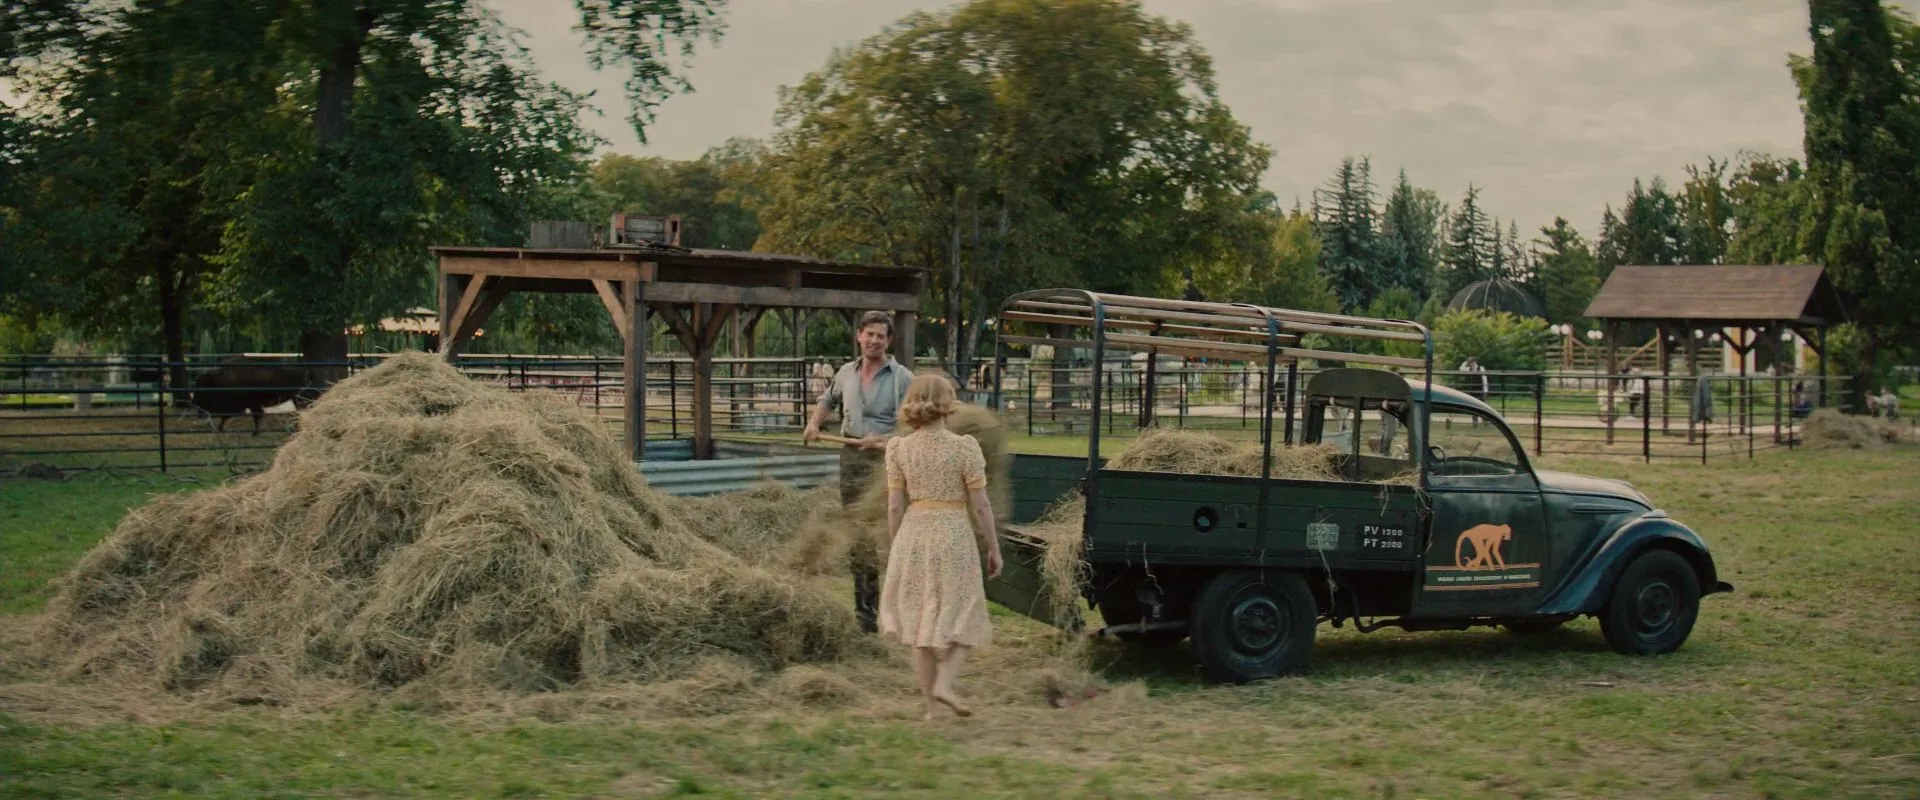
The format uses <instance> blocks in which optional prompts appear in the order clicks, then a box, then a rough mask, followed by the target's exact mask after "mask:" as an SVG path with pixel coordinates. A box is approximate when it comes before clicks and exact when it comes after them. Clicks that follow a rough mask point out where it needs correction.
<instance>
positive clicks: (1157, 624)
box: [988, 300, 1732, 683]
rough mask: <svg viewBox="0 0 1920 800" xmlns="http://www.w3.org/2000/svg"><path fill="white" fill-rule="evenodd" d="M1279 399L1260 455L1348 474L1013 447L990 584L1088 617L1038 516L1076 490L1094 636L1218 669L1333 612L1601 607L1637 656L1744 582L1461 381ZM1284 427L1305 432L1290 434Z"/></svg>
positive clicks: (1344, 383)
mask: <svg viewBox="0 0 1920 800" xmlns="http://www.w3.org/2000/svg"><path fill="white" fill-rule="evenodd" d="M1124 302H1125V301H1124V300H1121V301H1118V302H1115V303H1113V305H1115V306H1121V305H1123V303H1124ZM1106 311H1107V314H1106V315H1105V316H1107V317H1108V319H1111V318H1112V316H1113V314H1114V312H1113V311H1112V310H1111V309H1106ZM1196 316H1197V315H1196ZM1017 318H1018V317H1017V316H1016V319H1017ZM1409 324H1410V323H1409ZM1142 338H1145V337H1135V336H1126V335H1122V337H1121V339H1120V341H1122V342H1138V341H1139V340H1140V339H1142ZM1053 341H1056V342H1058V341H1061V340H1060V339H1058V338H1055V339H1053ZM1276 349H1279V348H1276ZM1429 363H1430V362H1429ZM1277 383H1278V382H1277V381H1274V380H1271V379H1269V386H1273V385H1276V384H1277ZM1285 383H1286V386H1287V387H1288V388H1289V392H1291V387H1293V386H1296V385H1299V383H1300V382H1299V381H1294V380H1288V381H1286V382H1285ZM1269 394H1270V395H1272V394H1273V392H1272V391H1271V390H1270V391H1269ZM1263 413H1264V415H1265V416H1266V419H1263V420H1261V432H1262V436H1263V446H1264V447H1268V448H1272V447H1294V446H1300V445H1325V446H1328V447H1331V448H1333V449H1334V450H1335V451H1336V454H1335V455H1334V456H1333V457H1332V460H1331V464H1332V467H1333V469H1334V471H1335V472H1336V473H1338V476H1339V480H1323V479H1306V480H1303V479H1299V478H1296V477H1285V476H1275V475H1271V474H1263V475H1261V476H1253V477H1249V476H1242V475H1233V476H1229V475H1193V474H1181V473H1171V472H1161V471H1152V470H1140V469H1116V468H1114V467H1113V466H1112V464H1111V463H1110V462H1108V461H1107V460H1106V459H1103V458H1100V457H1098V452H1099V451H1098V450H1097V449H1094V450H1092V451H1091V452H1090V455H1089V457H1088V458H1087V459H1075V458H1063V457H1057V456H1027V455H1019V456H1016V457H1015V459H1014V461H1013V468H1012V469H1013V475H1012V477H1013V481H1014V483H1013V492H1014V508H1013V509H1012V512H1013V513H1012V518H1013V524H1011V525H1007V526H1003V527H1004V530H1003V531H1002V543H1003V551H1004V552H1005V553H1006V554H1007V567H1006V569H1005V570H1004V571H1003V572H1002V574H1001V576H1000V577H999V578H997V579H995V580H993V581H989V582H988V597H989V598H990V599H992V600H993V601H995V602H997V603H999V604H1001V605H1003V606H1006V607H1008V608H1010V609H1013V610H1016V611H1020V612H1022V613H1025V614H1028V615H1029V616H1033V617H1034V618H1036V619H1041V620H1043V621H1046V622H1050V623H1052V624H1055V625H1060V626H1062V627H1065V628H1068V629H1072V630H1079V629H1081V628H1082V627H1083V626H1084V625H1085V619H1084V617H1083V616H1082V615H1081V610H1082V608H1083V606H1081V605H1080V604H1073V605H1067V604H1062V603H1058V602H1057V600H1058V598H1059V592H1058V591H1050V589H1051V588H1052V587H1053V586H1054V585H1055V584H1057V582H1058V581H1059V580H1060V577H1059V576H1058V575H1048V574H1046V566H1045V565H1046V563H1047V561H1046V558H1045V556H1046V550H1047V549H1048V548H1049V547H1051V546H1052V544H1051V543H1050V542H1048V541H1046V540H1045V539H1044V537H1040V536H1037V535H1035V534H1034V532H1033V531H1030V530H1028V529H1027V528H1025V527H1024V526H1023V523H1029V522H1032V521H1033V520H1034V519H1036V518H1037V517H1038V516H1039V515H1040V514H1041V512H1042V511H1043V510H1044V509H1046V508H1047V507H1048V506H1050V505H1052V504H1053V503H1055V502H1056V501H1058V500H1060V499H1062V498H1063V497H1068V496H1072V495H1073V494H1076V493H1077V494H1079V495H1081V496H1083V497H1084V498H1085V500H1086V509H1087V510H1086V514H1085V517H1084V521H1083V522H1082V536H1081V542H1080V546H1081V548H1082V549H1083V553H1082V555H1081V558H1080V561H1081V569H1080V570H1079V573H1078V577H1077V578H1076V580H1077V581H1078V589H1079V595H1080V598H1081V599H1082V600H1084V601H1085V606H1084V607H1085V608H1091V609H1092V610H1094V611H1096V612H1098V614H1099V615H1100V617H1101V619H1102V621H1103V622H1104V625H1103V626H1101V627H1100V628H1098V629H1097V630H1096V633H1098V634H1100V635H1104V636H1112V637H1115V638H1120V639H1125V640H1129V641H1132V642H1135V643H1138V644H1141V645H1143V646H1161V647H1164V646H1172V645H1176V644H1179V643H1181V642H1188V643H1190V645H1189V646H1190V647H1191V648H1192V651H1193V654H1194V656H1195V658H1196V660H1197V661H1198V662H1199V663H1200V666H1201V668H1202V670H1203V672H1204V673H1205V675H1206V677H1207V678H1208V679H1209V680H1212V681H1219V682H1235V683H1238V682H1246V681H1250V680H1258V679H1261V678H1265V677H1269V676H1273V675H1278V674H1282V673H1285V672H1289V671H1293V670H1296V669H1300V668H1302V667H1304V666H1305V665H1306V663H1307V661H1308V655H1309V653H1310V651H1311V648H1312V642H1313V639H1314V633H1315V630H1316V629H1317V628H1318V626H1319V625H1320V624H1322V623H1327V624H1332V625H1335V626H1341V625H1345V624H1349V623H1350V624H1353V625H1354V626H1356V628H1358V629H1359V630H1361V631H1363V632H1364V631H1372V630H1377V629H1379V628H1381V627H1387V626H1393V627H1399V628H1402V629H1406V630H1413V631H1432V630H1463V629H1468V628H1471V627H1474V626H1500V627H1504V628H1507V629H1509V630H1511V631H1514V632H1516V633H1522V634H1526V633H1537V632H1540V631H1546V630H1552V629H1553V628H1555V627H1558V626H1559V625H1561V624H1563V623H1564V622H1566V621H1568V620H1571V619H1574V618H1576V617H1579V616H1583V615H1588V616H1594V617H1597V618H1599V620H1600V623H1601V630H1602V633H1603V635H1604V636H1605V638H1606V640H1607V641H1608V643H1609V644H1610V645H1611V646H1612V647H1613V648H1614V649H1615V650H1617V651H1619V652H1621V653H1627V654H1636V655H1648V654H1658V653H1665V652H1670V651H1672V650H1674V649H1676V648H1678V647H1679V646H1680V645H1681V644H1682V643H1683V642H1684V641H1685V640H1686V638H1687V637H1688V636H1689V634H1690V632H1691V630H1692V627H1693V623H1694V620H1695V619H1696V616H1697V614H1698V609H1699V602H1700V598H1701V597H1703V596H1706V595H1710V594H1713V593H1715V592H1723V591H1730V590H1731V588H1732V587H1731V586H1729V585H1728V584H1726V583H1724V582H1722V581H1720V580H1719V578H1718V574H1717V571H1716V568H1715V565H1714V562H1713V559H1712V556H1711V555H1710V554H1709V551H1708V548H1707V546H1706V544H1705V542H1704V541H1702V540H1701V538H1700V537H1699V536H1698V535H1697V534H1695V533H1694V532H1693V531H1691V530H1689V529H1688V528H1686V527H1685V526H1683V525H1681V524H1680V523H1678V522H1676V521H1674V520H1672V519H1670V518H1669V517H1668V516H1667V515H1666V514H1665V513H1664V512H1663V511H1661V510H1659V509H1658V508H1657V507H1656V506H1655V504H1654V503H1653V502H1652V501H1651V500H1650V499H1649V498H1648V497H1646V496H1645V495H1644V494H1643V493H1641V492H1639V491H1638V490H1636V489H1634V488H1633V487H1632V486H1630V485H1628V484H1627V483H1625V482H1622V481H1615V480H1605V479H1600V478H1592V477H1586V476H1580V475H1573V474H1569V473H1563V472H1555V471H1549V470H1541V469H1538V468H1537V467H1536V466H1535V465H1534V464H1533V463H1532V461H1531V459H1530V458H1528V456H1527V453H1526V450H1525V448H1523V447H1522V446H1521V444H1520V441H1519V439H1518V438H1517V437H1516V436H1515V435H1514V433H1513V431H1512V429H1511V427H1510V426H1509V425H1508V424H1507V422H1506V421H1505V420H1504V419H1503V418H1501V416H1500V415H1499V414H1498V413H1497V412H1496V411H1494V409H1492V408H1491V407H1489V406H1487V405H1486V404H1485V403H1483V402H1481V401H1480V400H1478V399H1476V398H1473V397H1471V396H1469V395H1467V394H1465V393H1463V392H1459V391H1457V390H1454V389H1451V388H1448V387H1444V386H1439V385H1436V384H1434V383H1433V382H1432V381H1430V380H1415V379H1409V378H1407V377H1405V376H1403V375H1402V374H1400V373H1399V372H1396V371H1393V370H1389V369H1378V368H1368V367H1338V368H1332V369H1324V370H1321V371H1319V372H1317V373H1315V374H1313V375H1312V376H1311V377H1310V378H1309V379H1308V380H1307V381H1305V388H1304V392H1303V394H1302V396H1301V397H1299V398H1294V397H1287V398H1285V401H1284V403H1282V402H1278V398H1273V399H1271V400H1270V401H1269V402H1268V403H1267V404H1266V409H1265V410H1264V412H1263ZM1096 419H1097V418H1096ZM1296 422H1297V425H1298V435H1297V436H1293V435H1292V434H1293V433H1294V431H1295V427H1296ZM1280 429H1284V430H1286V431H1287V432H1288V434H1289V435H1288V436H1287V437H1286V438H1287V441H1281V442H1275V441H1273V439H1272V437H1271V432H1272V431H1275V430H1280ZM1099 430H1100V428H1099V426H1098V425H1097V424H1096V425H1094V426H1093V429H1092V431H1091V432H1090V433H1091V435H1092V436H1093V437H1094V438H1096V439H1097V437H1098V434H1099ZM1094 447H1096V448H1097V444H1095V445H1094ZM1268 452H1271V451H1270V450H1269V451H1268ZM1054 563H1055V564H1056V565H1057V564H1058V560H1056V561H1055V562H1054Z"/></svg>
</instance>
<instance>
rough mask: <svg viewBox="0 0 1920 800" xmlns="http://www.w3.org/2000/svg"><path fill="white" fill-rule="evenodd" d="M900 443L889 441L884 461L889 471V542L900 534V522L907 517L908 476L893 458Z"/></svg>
mask: <svg viewBox="0 0 1920 800" xmlns="http://www.w3.org/2000/svg"><path fill="white" fill-rule="evenodd" d="M899 443H900V440H899V439H888V440H887V441H886V444H885V445H884V447H886V451H887V452H886V455H885V457H884V458H883V459H882V460H883V461H884V462H885V464H886V471H887V541H893V537H894V536H896V535H897V534H899V533H900V520H901V519H902V518H903V517H905V516H906V515H907V474H906V470H903V469H901V468H900V462H899V461H897V460H895V459H894V457H893V449H894V446H895V445H897V444H899Z"/></svg>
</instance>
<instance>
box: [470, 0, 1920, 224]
mask: <svg viewBox="0 0 1920 800" xmlns="http://www.w3.org/2000/svg"><path fill="white" fill-rule="evenodd" d="M487 2H488V4H489V5H491V6H493V7H495V8H498V9H500V10H501V11H502V12H503V15H504V17H505V18H506V20H507V22H508V23H509V24H511V25H513V26H515V27H517V28H520V29H521V30H523V31H525V32H526V34H527V36H526V38H525V39H524V40H523V41H525V43H526V44H527V45H528V47H529V49H530V50H531V51H532V54H533V57H534V59H535V60H536V61H537V63H538V64H539V65H540V66H541V68H542V70H543V71H544V72H545V73H546V74H547V75H548V76H549V77H550V78H552V79H553V80H555V81H558V82H559V83H561V84H563V85H566V86H568V87H570V88H573V89H576V90H589V89H591V90H596V92H597V95H596V99H597V100H598V102H599V104H600V106H601V107H602V109H603V110H604V113H603V114H602V115H601V116H600V117H598V118H596V119H594V120H593V121H592V124H593V126H594V128H595V129H596V130H598V131H599V132H600V134H601V135H602V136H604V137H606V138H607V139H609V140H611V141H612V145H611V149H613V150H615V151H618V152H623V153H635V154H645V155H660V156H665V157H668V158H694V157H697V156H699V155H700V154H701V153H702V152H703V151H705V150H706V149H707V148H708V147H709V146H712V145H715V144H718V143H720V142H721V141H724V140H725V139H726V138H727V137H730V136H755V137H761V136H766V135H767V134H768V133H770V132H771V131H772V128H773V111H774V106H775V103H776V100H777V94H776V93H777V89H778V87H780V86H781V85H787V84H793V83H795V82H797V81H798V80H799V79H800V78H801V77H802V76H804V75H805V74H806V73H807V72H809V71H811V70H815V69H818V68H820V67H821V66H822V65H823V64H824V63H825V61H826V58H827V56H828V54H829V52H830V51H831V50H832V49H833V48H834V47H836V46H850V45H854V44H857V43H858V42H859V41H860V40H862V39H864V38H866V37H868V36H871V35H873V34H875V33H877V32H878V31H879V30H880V28H881V27H882V26H884V25H886V24H887V23H888V22H891V21H893V20H895V19H898V18H899V17H901V16H903V15H905V14H907V13H909V12H911V11H913V10H916V9H925V10H937V9H940V8H945V7H947V6H948V5H949V4H947V3H929V2H910V1H909V0H730V2H729V6H728V8H727V10H726V12H725V14H726V25H727V29H726V32H725V34H724V36H723V37H722V39H721V41H720V43H719V44H718V46H713V45H706V44H703V45H702V46H701V48H700V50H699V51H698V53H697V54H696V55H695V56H694V58H693V59H692V60H691V61H690V62H689V66H690V69H689V71H688V72H687V73H686V75H687V77H688V78H689V79H690V80H691V81H692V83H693V85H694V92H693V93H692V94H687V95H682V96H678V97H675V98H673V99H670V100H668V101H667V102H666V103H665V104H663V105H662V106H661V107H660V108H659V110H658V119H657V121H656V122H655V123H654V124H653V126H652V127H651V128H649V129H648V131H647V137H648V139H649V144H648V145H646V146H642V145H641V144H640V143H639V140H638V138H637V137H636V136H635V135H634V133H633V131H632V129H631V128H630V127H628V126H627V124H626V122H625V116H626V110H625V106H624V103H625V101H624V99H623V98H622V97H621V89H620V85H621V76H620V75H619V74H617V71H609V72H604V73H596V72H594V71H593V70H592V69H591V68H589V67H588V66H587V63H586V58H585V56H584V55H583V54H582V53H583V47H582V44H581V39H580V37H579V36H578V35H577V34H575V33H574V32H573V31H572V30H571V26H572V24H573V23H574V21H575V19H576V17H575V15H574V14H573V13H572V10H571V9H570V8H568V7H567V6H570V5H571V4H563V2H562V0H487ZM1144 5H1145V8H1146V9H1147V11H1148V12H1149V13H1152V14H1155V15H1159V16H1163V17H1171V18H1175V19H1180V20H1184V21H1186V22H1188V23H1190V24H1191V25H1192V26H1193V29H1194V34H1195V36H1196V37H1197V38H1198V39H1199V41H1200V43H1201V45H1202V46H1203V47H1205V48H1206V50H1207V51H1208V53H1210V54H1211V55H1212V57H1213V60H1214V68H1215V71H1216V72H1217V74H1218V78H1219V84H1220V93H1221V96H1222V98H1223V99H1224V100H1225V101H1226V103H1227V105H1228V106H1229V107H1231V108H1232V110H1233V113H1234V115H1235V116H1236V117H1238V118H1239V119H1240V120H1241V122H1243V123H1245V124H1247V125H1249V126H1251V128H1252V129H1253V135H1254V137H1255V138H1257V139H1259V140H1261V141H1264V142H1266V143H1267V144H1269V145H1271V146H1272V147H1273V149H1274V158H1273V163H1272V167H1271V169H1269V171H1268V173H1267V176H1266V185H1267V187H1268V188H1269V189H1271V190H1273V191H1274V192H1275V193H1276V194H1278V195H1280V196H1281V198H1282V199H1283V200H1286V201H1287V202H1288V203H1289V204H1291V202H1292V198H1293V197H1295V196H1296V195H1297V196H1299V197H1301V198H1302V199H1303V200H1304V199H1306V198H1308V196H1309V192H1311V191H1312V189H1313V187H1314V186H1315V185H1317V184H1319V183H1320V182H1321V181H1323V180H1325V179H1326V177H1327V176H1328V175H1330V174H1331V173H1332V172H1333V170H1334V169H1335V167H1336V166H1337V165H1338V164H1339V161H1340V158H1341V157H1342V156H1345V155H1354V156H1363V155H1364V156H1371V157H1372V159H1373V165H1374V175H1375V178H1376V180H1377V181H1379V182H1380V183H1382V184H1387V183H1390V182H1391V181H1392V179H1393V176H1394V174H1395V172H1396V171H1397V170H1399V169H1402V168H1404V169H1405V170H1406V171H1407V174H1408V176H1409V177H1410V178H1411V179H1412V180H1413V181H1414V183H1415V184H1416V185H1420V186H1424V187H1428V188H1432V189H1435V190H1437V191H1439V192H1440V194H1441V195H1442V196H1443V197H1444V198H1445V199H1446V200H1447V201H1448V202H1449V203H1452V202H1455V201H1457V200H1458V198H1459V197H1460V195H1461V193H1462V192H1463V191H1465V189H1466V187H1467V183H1468V182H1469V181H1472V182H1473V183H1474V184H1475V185H1477V186H1480V187H1482V189H1483V191H1482V197H1483V198H1484V201H1485V203H1486V208H1487V209H1488V211H1489V212H1490V213H1492V214H1495V215H1498V216H1500V217H1502V218H1503V219H1517V220H1518V221H1519V222H1520V225H1521V228H1522V231H1523V234H1531V233H1532V232H1533V231H1534V230H1535V229H1536V228H1538V227H1539V226H1540V225H1542V224H1545V223H1547V222H1548V221H1550V220H1551V219H1552V218H1553V216H1554V215H1556V214H1559V215H1564V216H1566V217H1567V218H1568V220H1569V221H1571V222H1572V223H1573V224H1574V225H1575V226H1576V227H1578V228H1579V229H1580V231H1581V232H1582V233H1583V234H1585V235H1587V236H1589V237H1591V236H1592V235H1593V234H1594V233H1595V231H1596V229H1597V228H1598V224H1599V218H1600V212H1601V209H1602V206H1603V205H1604V204H1606V203H1610V202H1611V203H1613V204H1615V205H1616V206H1617V205H1618V204H1619V198H1620V197H1622V196H1623V195H1625V194H1626V191H1627V189H1628V188H1629V186H1630V185H1631V183H1632V180H1633V178H1634V176H1636V175H1638V176H1643V177H1651V176H1654V175H1661V176H1664V177H1666V179H1667V181H1668V182H1669V183H1671V184H1678V183H1680V182H1681V181H1682V180H1683V179H1684V173H1683V171H1682V168H1683V167H1684V165H1686V164H1687V163H1689V162H1696V163H1704V162H1705V160H1706V158H1707V157H1708V156H1716V157H1726V156H1731V155H1733V154H1734V153H1735V152H1736V151H1738V150H1740V149H1742V148H1747V149H1752V150H1758V151H1763V152H1771V153H1775V154H1779V155H1788V156H1794V157H1799V156H1800V154H1801V139H1800V137H1801V126H1800V117H1799V107H1798V102H1797V100H1796V98H1795V95H1794V88H1793V83H1792V80H1791V79H1790V78H1789V77H1788V75H1787V71H1786V59H1787V54H1788V53H1789V52H1798V53H1805V52H1808V51H1809V50H1810V47H1811V45H1810V44H1809V43H1808V40H1807V34H1806V24H1807V23H1806V0H1612V1H1611V2H1609V1H1607V0H1145V3H1144ZM1895 5H1900V6H1902V7H1904V8H1906V9H1908V10H1909V11H1910V12H1911V11H1912V9H1913V7H1914V3H1913V2H1900V3H1896V4H1895ZM563 9H564V10H563Z"/></svg>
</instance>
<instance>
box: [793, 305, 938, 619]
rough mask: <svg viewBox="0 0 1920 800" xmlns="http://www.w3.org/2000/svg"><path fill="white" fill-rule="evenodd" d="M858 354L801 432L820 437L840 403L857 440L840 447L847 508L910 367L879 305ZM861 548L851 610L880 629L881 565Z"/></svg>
mask: <svg viewBox="0 0 1920 800" xmlns="http://www.w3.org/2000/svg"><path fill="white" fill-rule="evenodd" d="M855 343H856V344H857V345H858V346H859V349H860V357H859V358H856V359H854V360H852V361H849V362H847V363H845V364H843V365H841V366H840V370H839V371H838V372H836V373H834V376H833V381H832V382H831V383H829V384H828V385H827V389H826V391H825V392H822V393H821V395H820V401H819V402H817V403H815V404H814V406H813V415H812V416H811V417H810V418H808V420H807V427H806V430H805V432H803V433H802V436H803V438H805V439H806V440H807V441H809V442H811V441H813V440H815V439H818V438H820V424H821V423H822V422H824V421H825V420H826V418H827V414H828V413H829V412H831V411H833V410H834V409H836V408H837V409H839V410H840V412H841V414H840V435H841V436H843V437H846V438H850V439H858V440H860V441H859V443H857V444H849V445H846V446H845V447H843V448H842V449H841V450H840V505H841V506H842V507H847V508H851V507H852V506H853V505H854V504H855V503H857V502H859V500H860V493H861V491H862V490H864V489H865V488H866V485H867V481H868V480H869V479H870V478H871V477H872V476H873V475H874V474H876V472H877V471H878V470H879V468H880V464H881V461H882V459H883V458H884V457H885V450H884V447H885V445H886V442H887V437H888V436H891V435H892V434H893V428H894V423H895V421H896V419H897V417H898V415H899V412H900V402H901V399H902V398H904V397H905V396H906V394H907V384H908V382H909V381H911V380H913V373H912V372H911V371H909V370H908V369H907V368H906V367H905V366H903V365H901V364H900V362H898V361H895V360H894V358H893V356H892V355H891V354H890V353H888V352H887V347H888V346H889V345H891V344H892V343H893V317H891V316H888V315H887V313H886V312H884V311H869V312H867V313H866V314H865V315H863V316H861V317H860V327H859V328H858V329H857V332H856V333H855ZM866 555H867V554H866V552H865V548H858V547H856V548H854V556H853V559H852V563H851V565H850V566H851V567H852V570H853V606H854V613H855V614H857V615H858V616H859V618H860V627H861V629H863V630H865V631H866V632H868V633H874V632H876V631H878V630H879V627H878V623H877V621H876V616H877V614H878V606H879V603H880V587H879V581H880V568H879V565H877V564H873V563H870V562H868V561H867V560H866V558H865V556H866Z"/></svg>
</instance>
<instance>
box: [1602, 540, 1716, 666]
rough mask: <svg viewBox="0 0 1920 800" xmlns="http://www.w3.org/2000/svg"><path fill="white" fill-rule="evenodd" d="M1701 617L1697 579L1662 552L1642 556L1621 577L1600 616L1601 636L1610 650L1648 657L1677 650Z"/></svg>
mask: <svg viewBox="0 0 1920 800" xmlns="http://www.w3.org/2000/svg"><path fill="white" fill-rule="evenodd" d="M1699 614H1700V578H1699V576H1697V575H1695V574H1694V573H1693V565H1692V564H1688V563H1687V560H1686V559H1684V558H1681V557H1680V554H1678V553H1675V552H1673V551H1672V550H1666V549H1653V550H1648V551H1646V552H1644V553H1641V554H1640V555H1639V557H1637V558H1635V559H1634V560H1633V562H1632V563H1630V564H1628V565H1627V568H1626V569H1625V570H1623V571H1621V573H1620V579H1619V580H1618V581H1615V582H1614V584H1613V593H1612V595H1611V596H1609V597H1608V598H1607V605H1606V607H1605V608H1604V609H1602V610H1601V612H1600V632H1601V633H1602V634H1604V635H1606V637H1607V644H1609V645H1611V646H1612V647H1613V649H1614V650H1615V651H1618V652H1621V653H1625V654H1627V655H1636V656H1650V655H1659V654H1661V653H1671V652H1673V651H1675V650H1678V649H1680V645H1681V643H1682V642H1685V641H1686V640H1687V635H1688V634H1690V633H1692V632H1693V622H1694V619H1695V618H1696V617H1698V616H1699Z"/></svg>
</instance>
